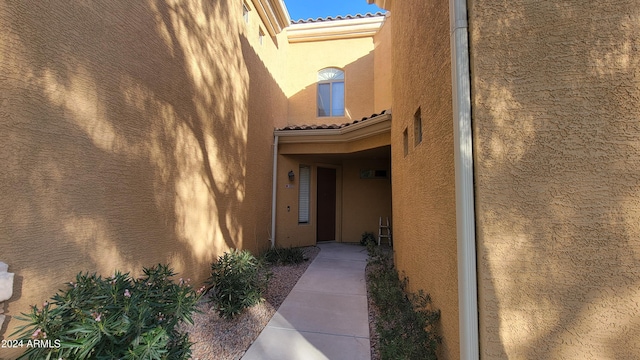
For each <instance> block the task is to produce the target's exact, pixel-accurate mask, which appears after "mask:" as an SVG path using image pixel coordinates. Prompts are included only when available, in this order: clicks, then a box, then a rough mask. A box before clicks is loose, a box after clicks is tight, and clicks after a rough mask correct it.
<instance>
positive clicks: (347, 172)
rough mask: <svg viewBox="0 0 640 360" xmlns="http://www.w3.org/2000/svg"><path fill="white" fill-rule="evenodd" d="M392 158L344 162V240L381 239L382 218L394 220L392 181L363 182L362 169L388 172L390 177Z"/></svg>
mask: <svg viewBox="0 0 640 360" xmlns="http://www.w3.org/2000/svg"><path fill="white" fill-rule="evenodd" d="M390 165H391V162H390V159H389V158H382V157H380V158H358V157H355V158H349V159H345V160H344V162H343V168H344V171H343V176H342V181H343V184H344V185H343V194H344V195H343V197H342V206H343V209H344V210H343V212H342V213H343V219H344V220H343V226H342V241H344V242H359V241H360V239H361V237H362V233H363V232H365V231H368V232H372V233H374V234H375V235H376V237H377V236H378V221H379V218H380V216H382V217H383V218H386V217H388V218H389V221H392V218H391V178H390V177H388V178H386V179H362V178H360V171H361V170H385V171H387V175H390V173H391V169H390Z"/></svg>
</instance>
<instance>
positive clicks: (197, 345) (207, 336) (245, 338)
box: [183, 246, 320, 360]
mask: <svg viewBox="0 0 640 360" xmlns="http://www.w3.org/2000/svg"><path fill="white" fill-rule="evenodd" d="M319 252H320V248H318V247H315V246H312V247H308V248H305V254H306V256H307V257H308V258H309V261H305V262H304V263H302V264H298V265H289V266H283V265H278V266H272V267H271V268H270V269H271V271H272V273H273V276H272V277H271V279H270V281H269V287H268V288H267V291H266V293H265V294H264V299H265V301H263V302H262V303H260V304H258V305H255V306H253V307H251V308H249V309H246V310H245V311H244V312H243V313H242V314H240V315H238V316H236V317H235V318H233V319H232V320H225V319H223V318H221V317H220V316H219V315H218V312H217V311H216V310H213V309H212V308H211V305H210V304H209V303H207V301H206V299H203V300H201V301H200V304H198V309H199V310H200V311H201V313H196V314H194V316H193V322H194V324H193V325H184V327H183V329H184V331H186V332H187V333H188V334H189V338H190V339H191V342H193V343H194V345H193V346H192V348H191V350H192V354H191V356H192V359H194V360H209V359H212V360H213V359H215V360H231V359H234V360H235V359H240V358H241V357H242V355H244V353H245V351H247V349H248V348H249V346H250V345H251V343H252V342H253V341H254V340H255V339H256V338H257V337H258V335H259V334H260V332H261V331H262V329H264V327H265V326H266V325H267V323H268V322H269V320H270V319H271V317H272V316H273V315H274V314H275V313H276V310H277V309H278V307H280V304H282V302H283V301H284V299H285V298H286V297H287V295H289V292H290V291H291V289H293V286H294V285H295V284H296V283H297V282H298V279H299V278H300V277H301V276H302V274H303V273H304V272H305V270H307V267H309V264H311V262H312V261H313V259H314V258H315V257H316V255H318V253H319Z"/></svg>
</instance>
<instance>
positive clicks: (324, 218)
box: [316, 167, 336, 241]
mask: <svg viewBox="0 0 640 360" xmlns="http://www.w3.org/2000/svg"><path fill="white" fill-rule="evenodd" d="M317 185H318V189H317V199H316V204H317V209H316V210H317V211H316V214H317V219H316V241H334V240H336V169H334V168H324V167H318V176H317Z"/></svg>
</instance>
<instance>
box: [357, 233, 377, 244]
mask: <svg viewBox="0 0 640 360" xmlns="http://www.w3.org/2000/svg"><path fill="white" fill-rule="evenodd" d="M376 244H377V242H376V237H375V235H373V233H372V232H368V231H366V232H363V233H362V236H361V237H360V245H362V246H369V245H376Z"/></svg>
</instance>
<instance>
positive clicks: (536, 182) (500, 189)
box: [394, 0, 640, 359]
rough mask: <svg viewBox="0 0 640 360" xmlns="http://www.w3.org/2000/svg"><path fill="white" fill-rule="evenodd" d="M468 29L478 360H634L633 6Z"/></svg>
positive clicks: (638, 230) (479, 10) (639, 88)
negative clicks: (470, 76)
mask: <svg viewBox="0 0 640 360" xmlns="http://www.w3.org/2000/svg"><path fill="white" fill-rule="evenodd" d="M470 26H471V27H470V35H471V40H470V43H471V57H472V58H471V60H472V68H471V70H472V108H473V124H474V125H473V134H474V151H475V172H476V178H475V181H476V211H477V239H478V267H479V275H478V279H479V286H480V289H479V291H480V297H479V307H480V308H479V312H480V335H481V351H482V357H483V358H485V359H637V358H640V320H639V319H640V305H639V303H638V299H640V240H639V239H640V225H639V224H640V205H639V202H638V198H639V197H640V186H639V184H640V172H639V169H640V142H639V138H640V128H639V127H638V124H640V118H639V115H638V114H640V82H639V80H638V79H640V57H639V56H638V54H639V53H638V46H639V45H638V39H640V7H638V3H637V1H632V0H628V1H599V2H596V1H578V0H576V1H564V2H562V3H558V2H540V1H535V0H516V1H510V2H495V1H484V0H473V1H470ZM394 120H395V118H394Z"/></svg>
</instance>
